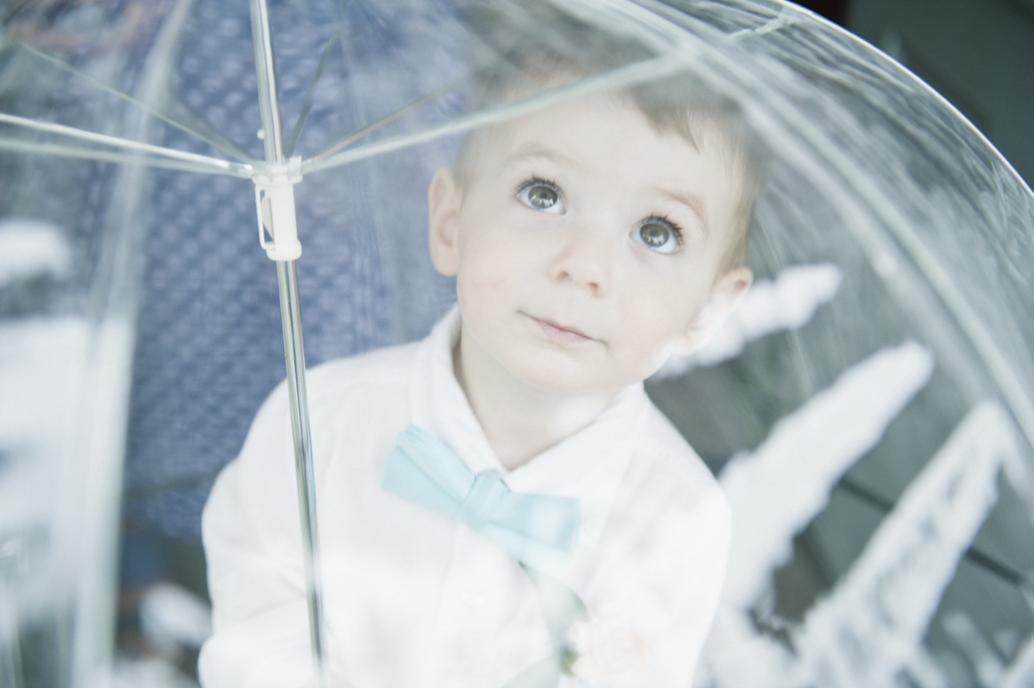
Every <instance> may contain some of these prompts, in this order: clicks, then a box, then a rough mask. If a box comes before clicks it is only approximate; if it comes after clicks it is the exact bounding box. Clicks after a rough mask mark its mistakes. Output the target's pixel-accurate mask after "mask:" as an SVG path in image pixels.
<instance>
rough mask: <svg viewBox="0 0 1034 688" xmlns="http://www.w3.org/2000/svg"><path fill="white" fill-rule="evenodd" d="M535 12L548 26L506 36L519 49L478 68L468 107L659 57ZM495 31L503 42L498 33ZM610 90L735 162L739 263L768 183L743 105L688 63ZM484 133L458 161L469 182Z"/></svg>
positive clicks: (664, 128) (727, 265)
mask: <svg viewBox="0 0 1034 688" xmlns="http://www.w3.org/2000/svg"><path fill="white" fill-rule="evenodd" d="M486 11H487V12H489V13H490V12H491V10H486ZM534 12H535V13H538V14H541V15H543V16H541V17H540V20H541V21H540V22H538V23H539V24H542V25H545V26H548V27H549V29H548V30H546V31H542V32H537V33H536V32H529V33H527V34H526V35H521V36H520V40H516V39H514V38H513V37H512V36H513V34H512V33H510V34H507V40H509V41H510V42H511V45H512V46H514V47H511V48H503V49H501V50H500V52H498V53H496V54H494V55H493V59H492V60H491V61H490V63H489V64H488V65H486V66H484V67H482V68H481V69H480V70H478V71H477V72H476V73H475V75H474V78H473V79H472V80H471V82H470V84H469V85H468V90H467V93H466V94H465V95H466V100H467V110H468V111H471V112H473V111H481V110H487V109H490V108H494V107H500V106H502V105H504V104H506V103H509V102H513V101H517V100H521V99H522V98H523V97H525V96H528V95H529V94H530V92H531V91H533V90H538V89H539V88H543V87H545V88H559V87H562V86H565V85H567V84H570V83H573V82H576V81H579V80H580V79H584V78H587V77H595V76H601V75H605V74H606V73H608V72H612V71H613V70H615V69H618V68H620V67H622V66H625V65H628V64H632V63H635V62H639V61H644V60H647V59H649V58H651V57H655V56H656V55H654V54H653V53H651V52H650V50H649V49H648V48H647V47H646V46H644V45H643V44H642V43H640V42H638V41H636V40H633V39H631V38H629V37H627V36H614V35H611V34H609V33H606V32H602V31H600V30H599V29H598V28H597V27H594V26H591V25H589V24H587V23H586V22H584V21H583V20H581V19H578V18H574V17H572V16H570V15H567V14H565V13H563V12H562V11H561V10H559V9H557V8H553V7H547V8H545V9H543V8H538V9H536V10H534ZM547 14H548V16H546V15H547ZM479 21H481V22H488V21H490V18H487V17H484V16H481V17H480V19H479ZM532 23H533V24H535V22H532ZM491 36H492V34H491V32H489V35H488V37H487V38H484V39H482V40H483V42H487V41H490V40H492V38H491ZM497 37H498V38H499V40H504V38H503V36H502V35H501V34H499V33H498V32H497ZM612 93H613V95H614V96H615V97H617V98H621V99H627V100H628V101H629V102H631V103H632V104H633V105H634V106H635V107H636V108H637V109H638V110H639V111H640V112H642V114H643V115H644V116H645V117H646V119H647V121H648V122H649V123H650V124H651V125H652V126H653V127H654V128H655V129H656V130H657V131H658V132H674V133H676V134H678V135H679V136H681V137H682V138H683V139H684V140H686V141H687V142H688V143H689V144H690V145H691V146H693V147H694V148H696V149H697V150H701V149H702V148H704V147H709V148H712V150H714V151H715V152H716V153H717V154H718V155H720V156H721V157H722V158H723V159H724V160H726V161H727V162H728V164H729V165H730V166H731V169H732V171H733V172H734V173H735V176H736V177H737V178H738V179H739V181H740V189H739V194H738V202H737V205H736V208H735V218H736V225H735V226H734V227H732V228H731V230H732V236H731V239H730V241H729V244H728V247H727V249H726V251H725V255H724V256H723V261H722V269H723V270H727V269H731V268H734V267H736V266H738V265H741V264H742V263H743V262H744V261H745V259H746V254H747V244H748V235H749V229H750V227H751V225H752V224H753V221H754V208H755V205H756V203H757V199H758V197H759V196H760V194H761V191H762V188H763V184H764V174H763V163H762V161H763V154H762V148H761V146H760V144H759V141H758V139H757V137H756V136H755V135H754V134H753V132H752V130H751V129H750V127H749V126H748V125H747V118H746V116H745V113H744V112H743V109H742V107H741V106H740V105H739V104H738V103H737V102H736V101H735V100H734V99H732V98H731V97H729V96H726V95H723V94H719V93H717V92H716V91H715V89H714V88H713V87H712V86H709V85H707V84H705V83H704V81H703V80H702V79H700V78H699V77H698V76H694V75H693V74H692V73H690V71H689V69H688V66H687V69H686V70H685V71H681V72H677V73H674V74H667V75H665V76H663V77H661V78H660V79H657V80H651V81H642V82H638V83H635V84H634V85H631V86H622V87H620V88H618V89H616V90H614V91H612ZM479 138H480V137H479V136H478V133H477V132H476V131H475V132H474V133H473V134H471V135H469V136H468V137H467V138H466V139H465V140H464V142H463V144H462V145H461V148H460V153H459V156H458V159H457V163H456V172H457V179H458V181H459V182H460V184H461V185H462V184H464V183H466V182H467V181H469V174H470V165H471V160H472V159H473V157H474V155H473V148H474V147H475V146H476V145H477V141H478V139H479Z"/></svg>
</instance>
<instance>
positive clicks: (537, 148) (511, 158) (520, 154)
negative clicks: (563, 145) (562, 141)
mask: <svg viewBox="0 0 1034 688" xmlns="http://www.w3.org/2000/svg"><path fill="white" fill-rule="evenodd" d="M530 158H545V159H546V160H549V161H552V162H556V163H560V164H562V165H566V166H568V167H580V166H581V165H580V163H579V162H578V161H577V160H576V159H575V158H572V157H570V156H568V155H565V154H563V153H561V152H560V151H558V150H554V149H552V148H549V147H547V146H543V145H542V144H541V143H537V142H535V141H526V142H524V143H522V144H521V145H519V146H517V148H516V149H515V150H514V151H513V152H512V153H510V154H509V155H508V156H506V159H504V160H503V164H504V165H509V164H512V163H515V162H524V161H525V160H528V159H530Z"/></svg>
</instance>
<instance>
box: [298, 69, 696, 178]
mask: <svg viewBox="0 0 1034 688" xmlns="http://www.w3.org/2000/svg"><path fill="white" fill-rule="evenodd" d="M682 66H683V63H682V61H681V60H680V59H679V58H678V57H677V56H675V55H662V56H660V57H657V58H654V59H651V60H648V61H645V62H638V63H636V64H633V65H629V66H626V67H622V68H620V69H616V70H614V71H611V72H608V73H606V74H603V75H600V76H596V77H592V78H590V79H585V80H583V81H580V82H578V83H576V84H572V85H569V86H564V87H561V88H556V89H553V90H551V91H549V92H548V93H547V95H545V96H542V97H536V98H530V99H527V100H521V101H518V102H516V103H512V104H509V105H506V106H504V107H502V108H493V109H490V110H487V111H485V112H478V113H475V114H472V115H467V116H466V117H461V118H459V119H457V120H454V121H452V122H448V123H446V124H442V125H439V126H437V127H431V128H429V129H424V130H422V131H417V132H414V133H411V134H406V135H403V136H399V137H397V138H393V139H388V140H386V141H375V142H373V143H370V144H367V145H365V146H359V147H357V148H352V149H349V150H344V151H342V152H340V153H338V154H336V155H331V156H329V157H313V158H310V159H309V160H306V161H304V162H302V172H303V173H304V174H308V173H310V172H319V171H321V170H326V169H330V168H333V167H338V166H341V165H345V164H347V163H350V162H355V161H357V160H362V159H363V158H367V157H371V156H373V155H378V154H382V153H389V152H391V151H395V150H399V149H402V148H406V147H408V146H412V145H416V144H418V143H424V142H425V141H430V140H433V139H436V138H439V137H442V136H449V135H452V134H459V133H462V132H464V131H468V130H470V129H474V128H476V127H479V126H484V125H487V124H495V123H498V122H503V121H508V120H511V119H514V118H516V117H519V116H520V115H523V114H526V113H529V112H534V111H536V110H539V109H540V108H542V107H544V106H545V105H547V104H554V103H557V102H561V101H564V100H567V99H569V98H573V97H575V96H579V95H587V94H590V93H596V92H598V91H603V90H606V89H609V88H613V87H617V86H628V85H631V84H635V83H639V82H643V81H648V80H650V79H655V78H657V77H658V76H661V75H663V74H665V73H667V72H669V71H675V70H677V69H679V68H681V67H682ZM411 106H412V105H411ZM411 106H407V107H411ZM398 114H399V113H393V114H392V115H389V117H395V116H397V115H398ZM352 137H353V138H354V137H355V135H353V136H352Z"/></svg>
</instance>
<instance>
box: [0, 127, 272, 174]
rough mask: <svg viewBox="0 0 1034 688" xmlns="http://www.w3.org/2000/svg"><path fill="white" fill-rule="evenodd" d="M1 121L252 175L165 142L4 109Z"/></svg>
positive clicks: (235, 164)
mask: <svg viewBox="0 0 1034 688" xmlns="http://www.w3.org/2000/svg"><path fill="white" fill-rule="evenodd" d="M0 123H2V124H11V125H15V126H19V127H25V128H27V129H35V130H37V131H43V132H47V133H51V134H56V135H58V136H67V137H69V138H74V139H81V140H84V141H90V142H93V143H100V144H102V145H108V146H114V147H116V148H123V149H128V150H135V151H140V152H142V153H149V154H151V155H153V156H157V157H159V158H171V159H173V160H179V161H182V162H187V163H190V164H192V165H194V166H195V167H199V168H207V169H209V170H211V171H213V172H216V171H218V172H226V173H229V174H232V175H234V176H238V177H250V176H251V172H252V166H251V165H249V164H246V163H238V162H230V161H229V160H221V159H219V158H211V157H209V156H207V155H199V154H197V153H189V152H187V151H179V150H175V149H172V148H164V147H162V146H155V145H152V144H149V143H140V142H139V141H131V140H129V139H124V138H120V137H118V136H109V135H107V134H98V133H96V132H92V131H86V130H84V129H76V128H75V127H69V126H65V125H63V124H54V123H51V122H37V121H36V120H32V119H27V118H25V117H18V116H16V115H8V114H6V113H2V112H0Z"/></svg>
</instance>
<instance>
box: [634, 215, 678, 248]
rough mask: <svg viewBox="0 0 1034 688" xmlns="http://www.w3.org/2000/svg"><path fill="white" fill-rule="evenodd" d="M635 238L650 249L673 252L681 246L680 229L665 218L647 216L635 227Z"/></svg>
mask: <svg viewBox="0 0 1034 688" xmlns="http://www.w3.org/2000/svg"><path fill="white" fill-rule="evenodd" d="M635 238H636V240H637V241H638V242H639V243H641V244H643V245H644V246H646V247H647V248H648V249H650V250H651V251H657V252H658V253H675V252H676V251H678V250H679V247H680V246H682V229H681V228H680V227H679V226H678V225H677V224H675V223H674V222H672V221H671V220H668V219H667V218H663V217H648V218H646V219H645V220H643V221H642V222H641V223H639V226H638V227H636V230H635Z"/></svg>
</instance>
